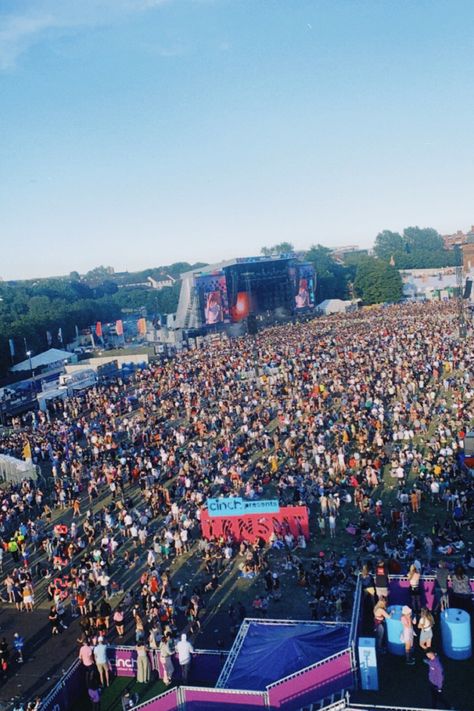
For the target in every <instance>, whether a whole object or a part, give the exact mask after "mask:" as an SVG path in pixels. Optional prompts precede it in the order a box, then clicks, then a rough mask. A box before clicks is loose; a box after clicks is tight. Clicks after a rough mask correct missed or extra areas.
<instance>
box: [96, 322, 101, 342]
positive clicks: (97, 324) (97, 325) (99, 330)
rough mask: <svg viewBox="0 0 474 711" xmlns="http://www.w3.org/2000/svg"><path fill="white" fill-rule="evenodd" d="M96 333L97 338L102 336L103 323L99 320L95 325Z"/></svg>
mask: <svg viewBox="0 0 474 711" xmlns="http://www.w3.org/2000/svg"><path fill="white" fill-rule="evenodd" d="M95 335H96V336H97V338H102V324H101V322H100V321H97V323H96V325H95Z"/></svg>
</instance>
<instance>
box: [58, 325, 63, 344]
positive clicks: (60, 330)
mask: <svg viewBox="0 0 474 711" xmlns="http://www.w3.org/2000/svg"><path fill="white" fill-rule="evenodd" d="M58 341H59V342H60V343H64V341H63V329H62V328H61V326H60V327H59V329H58Z"/></svg>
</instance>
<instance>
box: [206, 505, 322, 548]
mask: <svg viewBox="0 0 474 711" xmlns="http://www.w3.org/2000/svg"><path fill="white" fill-rule="evenodd" d="M201 531H202V535H203V537H204V538H206V539H208V540H209V539H211V538H219V536H224V538H226V537H227V536H232V538H233V539H234V540H235V541H238V542H240V541H242V540H245V541H251V542H252V543H254V542H255V541H256V540H257V539H258V538H263V540H264V541H269V540H270V536H271V535H272V534H273V533H276V534H277V535H285V533H287V532H288V531H290V532H291V533H292V534H293V536H295V538H296V537H298V536H300V535H303V536H304V537H305V538H306V539H308V538H309V521H308V509H307V508H306V506H285V507H283V508H281V509H280V511H279V512H278V513H273V514H246V515H244V516H209V513H208V511H207V509H203V510H202V511H201Z"/></svg>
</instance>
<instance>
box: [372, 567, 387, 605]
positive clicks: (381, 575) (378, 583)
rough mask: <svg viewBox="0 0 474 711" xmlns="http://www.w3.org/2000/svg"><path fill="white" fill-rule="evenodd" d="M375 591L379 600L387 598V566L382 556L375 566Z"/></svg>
mask: <svg viewBox="0 0 474 711" xmlns="http://www.w3.org/2000/svg"><path fill="white" fill-rule="evenodd" d="M375 592H376V594H377V597H378V599H379V600H380V598H384V599H385V600H388V567H387V563H386V562H385V561H384V560H383V558H380V559H379V560H378V562H377V565H376V566H375Z"/></svg>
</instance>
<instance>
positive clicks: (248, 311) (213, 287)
mask: <svg viewBox="0 0 474 711" xmlns="http://www.w3.org/2000/svg"><path fill="white" fill-rule="evenodd" d="M181 279H182V282H181V292H180V297H179V304H178V309H177V313H176V328H181V329H185V330H190V329H194V330H201V331H202V332H203V333H205V332H206V331H207V332H209V331H216V330H223V329H225V328H226V326H231V325H232V324H234V325H236V324H238V325H240V326H242V328H241V329H234V330H236V332H237V333H239V334H240V333H241V332H245V330H248V331H249V332H251V333H252V332H255V330H256V328H257V325H256V323H257V319H263V318H269V319H270V318H272V317H277V318H280V319H281V320H283V319H285V318H291V317H292V316H294V315H295V314H297V313H305V312H310V311H311V310H313V309H314V306H315V289H316V274H315V270H314V267H313V265H312V264H310V263H309V262H302V261H300V260H298V259H297V258H296V257H295V256H294V255H285V254H282V255H275V256H271V257H246V258H241V259H233V260H230V261H227V262H220V263H219V264H213V265H209V266H207V267H203V268H201V269H194V270H192V271H190V272H186V273H185V274H182V275H181Z"/></svg>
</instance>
